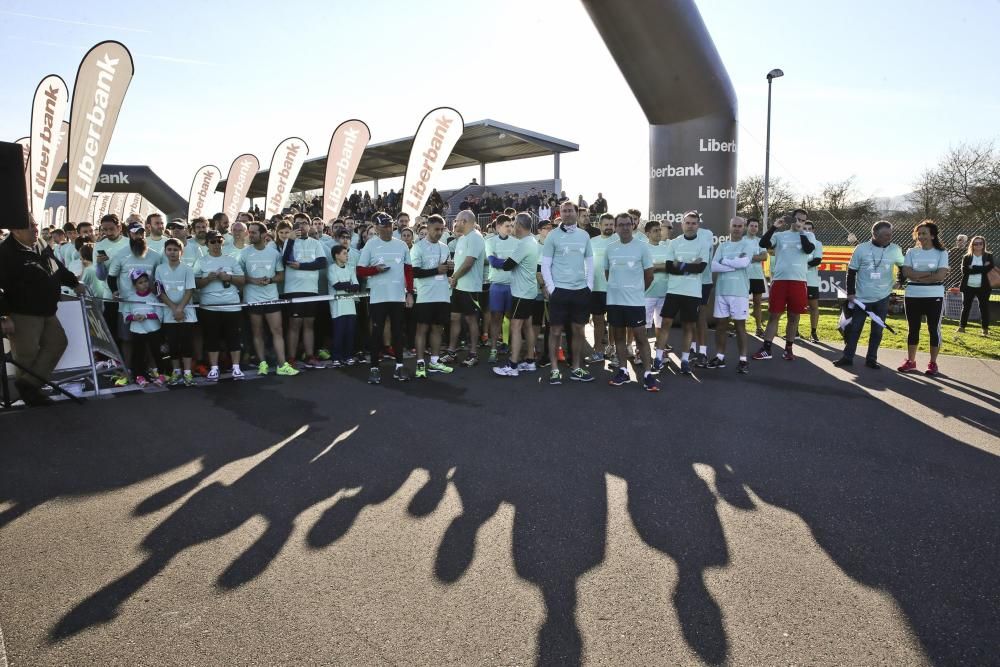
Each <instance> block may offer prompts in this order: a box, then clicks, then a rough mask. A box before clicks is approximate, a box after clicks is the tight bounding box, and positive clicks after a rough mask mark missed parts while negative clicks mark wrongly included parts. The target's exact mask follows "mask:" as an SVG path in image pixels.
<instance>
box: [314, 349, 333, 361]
mask: <svg viewBox="0 0 1000 667" xmlns="http://www.w3.org/2000/svg"><path fill="white" fill-rule="evenodd" d="M316 356H317V357H319V358H320V359H321V360H322V361H330V352H329V351H327V350H324V349H323V348H320V349H318V350H316Z"/></svg>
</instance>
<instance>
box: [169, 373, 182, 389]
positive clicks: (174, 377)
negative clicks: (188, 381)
mask: <svg viewBox="0 0 1000 667" xmlns="http://www.w3.org/2000/svg"><path fill="white" fill-rule="evenodd" d="M182 384H184V376H183V375H181V372H180V371H174V372H173V373H171V374H170V379H169V380H167V386H168V387H179V386H181V385H182Z"/></svg>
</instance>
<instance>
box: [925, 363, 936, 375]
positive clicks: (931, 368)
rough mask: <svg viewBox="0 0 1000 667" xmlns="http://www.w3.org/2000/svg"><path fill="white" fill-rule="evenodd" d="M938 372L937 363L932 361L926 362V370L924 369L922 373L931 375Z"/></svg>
mask: <svg viewBox="0 0 1000 667" xmlns="http://www.w3.org/2000/svg"><path fill="white" fill-rule="evenodd" d="M937 374H938V365H937V364H936V363H934V362H933V361H932V362H930V363H929V364H927V370H926V371H924V375H930V376H931V377H933V376H935V375H937Z"/></svg>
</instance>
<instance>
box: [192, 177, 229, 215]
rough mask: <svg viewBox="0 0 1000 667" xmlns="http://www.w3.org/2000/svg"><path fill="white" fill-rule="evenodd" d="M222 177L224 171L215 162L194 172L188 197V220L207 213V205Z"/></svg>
mask: <svg viewBox="0 0 1000 667" xmlns="http://www.w3.org/2000/svg"><path fill="white" fill-rule="evenodd" d="M221 179H222V172H221V171H219V168H218V167H216V166H215V165H214V164H206V165H205V166H204V167H202V168H201V169H199V170H198V171H196V172H195V174H194V180H193V181H191V196H190V197H189V198H188V220H194V219H195V218H201V217H204V215H205V205H206V204H207V202H208V198H209V196H211V194H212V193H213V192H215V188H216V186H218V185H219V181H220V180H221Z"/></svg>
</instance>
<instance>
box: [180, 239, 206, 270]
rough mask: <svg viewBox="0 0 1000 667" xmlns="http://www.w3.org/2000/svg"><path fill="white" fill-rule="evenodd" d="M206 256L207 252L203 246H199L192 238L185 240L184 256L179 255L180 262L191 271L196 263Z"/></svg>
mask: <svg viewBox="0 0 1000 667" xmlns="http://www.w3.org/2000/svg"><path fill="white" fill-rule="evenodd" d="M207 254H208V250H206V249H205V246H203V245H201V244H200V243H198V241H196V240H195V239H194V238H193V237H192V238H189V239H188V240H187V243H185V244H184V254H183V255H181V261H182V262H184V263H185V264H187V265H188V266H190V267H191V268H192V269H193V268H194V265H195V264H197V263H198V260H199V259H201V258H202V257H204V256H205V255H207Z"/></svg>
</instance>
